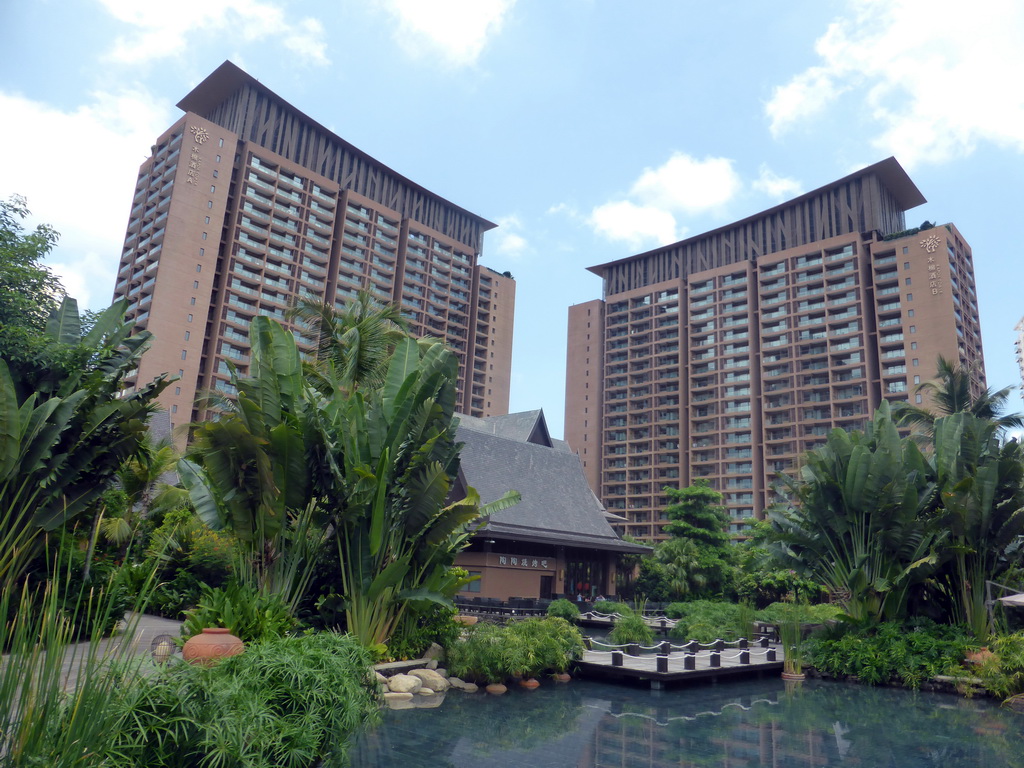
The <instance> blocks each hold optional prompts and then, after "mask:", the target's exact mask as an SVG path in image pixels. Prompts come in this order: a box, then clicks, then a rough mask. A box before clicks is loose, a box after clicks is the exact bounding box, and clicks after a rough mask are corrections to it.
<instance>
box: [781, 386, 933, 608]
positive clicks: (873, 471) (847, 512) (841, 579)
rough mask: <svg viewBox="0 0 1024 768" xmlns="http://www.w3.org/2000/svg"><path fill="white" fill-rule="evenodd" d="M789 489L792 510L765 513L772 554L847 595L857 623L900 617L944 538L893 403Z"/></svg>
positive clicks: (812, 463)
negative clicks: (929, 515) (928, 515)
mask: <svg viewBox="0 0 1024 768" xmlns="http://www.w3.org/2000/svg"><path fill="white" fill-rule="evenodd" d="M783 483H784V488H785V490H786V492H787V494H786V501H787V502H788V503H783V504H780V505H776V506H775V507H773V508H771V509H770V510H768V514H767V516H768V519H769V520H770V521H771V524H772V531H771V532H770V534H769V538H768V549H769V551H770V552H771V553H772V554H773V555H774V556H775V557H776V558H777V559H778V560H779V561H781V562H782V563H783V564H785V565H787V566H788V567H791V568H793V569H794V570H797V571H798V572H800V573H802V574H806V575H808V576H810V577H812V578H814V579H816V580H818V581H820V583H822V584H824V585H825V586H826V587H828V588H829V589H830V590H831V591H833V592H834V593H837V594H839V595H842V596H844V598H845V602H846V610H847V615H848V616H849V618H850V619H852V620H853V621H856V622H859V623H873V622H877V621H880V620H893V619H900V618H903V617H904V616H905V613H906V609H907V601H908V597H909V594H910V589H911V588H912V587H913V586H914V585H915V584H917V583H920V582H921V581H922V580H923V579H924V578H925V577H926V576H928V575H929V574H930V573H931V572H932V571H933V570H934V568H935V566H936V564H937V562H938V557H937V555H936V548H937V545H938V544H939V543H940V542H941V541H942V540H943V539H944V538H945V537H946V536H947V533H946V532H944V531H942V530H940V529H939V528H937V527H935V526H930V525H929V524H928V523H927V521H926V520H925V519H924V517H925V512H926V511H927V510H928V509H930V508H931V506H932V505H933V503H934V499H935V496H936V485H935V482H934V480H933V478H932V472H931V468H930V467H929V465H928V463H927V461H926V460H925V457H924V455H923V454H922V453H921V451H920V450H919V449H918V447H917V445H916V444H915V443H914V442H913V441H910V440H901V439H900V436H899V434H898V432H897V429H896V426H895V424H894V423H893V421H892V418H891V416H890V412H889V407H888V404H887V403H882V405H881V406H880V407H879V409H878V410H877V411H876V414H875V418H874V421H873V423H872V425H871V429H870V432H869V433H868V434H866V435H865V434H862V433H860V432H851V433H848V432H845V431H843V430H840V429H836V430H833V431H832V432H831V433H830V434H829V436H828V439H827V441H826V443H825V445H824V446H822V447H820V448H817V449H815V450H813V451H810V452H808V454H807V455H806V457H805V461H804V465H803V467H802V468H801V472H800V475H799V477H798V478H784V480H783Z"/></svg>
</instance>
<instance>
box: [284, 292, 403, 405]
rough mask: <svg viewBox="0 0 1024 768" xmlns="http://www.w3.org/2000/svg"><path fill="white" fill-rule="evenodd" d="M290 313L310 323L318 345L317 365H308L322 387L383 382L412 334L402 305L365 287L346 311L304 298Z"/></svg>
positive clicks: (310, 333) (308, 331)
mask: <svg viewBox="0 0 1024 768" xmlns="http://www.w3.org/2000/svg"><path fill="white" fill-rule="evenodd" d="M289 316H290V318H291V319H293V320H298V321H299V322H300V323H301V324H302V325H304V326H305V333H306V336H307V337H308V338H309V340H310V341H312V342H313V343H314V344H315V345H316V363H315V364H314V365H311V366H307V377H308V378H309V379H310V381H311V383H313V384H314V386H316V387H317V389H319V390H321V391H323V390H324V388H325V387H326V386H327V385H328V383H329V382H333V383H334V385H335V386H338V387H339V388H340V389H342V390H344V391H346V392H350V391H352V390H354V389H357V388H359V387H361V386H363V387H377V386H380V385H381V384H382V383H383V381H384V374H385V372H386V371H387V365H388V360H389V357H390V354H391V351H392V350H393V349H394V348H395V346H396V345H397V344H398V342H400V341H401V340H402V339H404V338H406V337H408V335H409V333H408V324H407V323H406V321H405V318H404V317H402V311H401V309H400V308H399V307H398V306H397V305H395V304H381V303H379V302H378V301H377V300H376V299H375V298H374V297H373V295H372V294H370V293H369V292H368V291H360V292H359V295H358V296H357V297H356V299H355V301H354V302H352V303H350V304H349V305H348V306H347V307H346V308H345V309H344V310H341V311H339V310H336V309H335V308H334V307H333V306H332V305H330V304H324V303H322V302H316V301H309V300H308V299H302V300H300V301H299V302H298V303H297V304H296V305H295V306H294V307H293V308H292V309H291V310H290V312H289Z"/></svg>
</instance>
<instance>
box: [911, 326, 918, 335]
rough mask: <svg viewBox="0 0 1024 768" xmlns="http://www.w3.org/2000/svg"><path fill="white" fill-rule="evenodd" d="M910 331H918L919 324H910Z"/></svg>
mask: <svg viewBox="0 0 1024 768" xmlns="http://www.w3.org/2000/svg"><path fill="white" fill-rule="evenodd" d="M910 332H911V333H917V326H916V325H912V326H910Z"/></svg>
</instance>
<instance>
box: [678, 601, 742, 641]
mask: <svg viewBox="0 0 1024 768" xmlns="http://www.w3.org/2000/svg"><path fill="white" fill-rule="evenodd" d="M665 614H666V615H667V616H668V617H669V618H671V619H676V625H675V626H674V627H673V628H672V629H671V630H669V635H670V636H671V637H672V638H673V639H676V640H696V641H697V642H699V643H710V642H711V641H713V640H718V639H721V640H735V639H736V638H737V637H738V636H739V635H738V633H737V627H738V625H739V622H740V618H741V617H740V606H739V605H737V604H736V603H725V602H719V601H716V600H691V601H689V602H685V603H672V604H671V605H669V606H668V608H666V609H665Z"/></svg>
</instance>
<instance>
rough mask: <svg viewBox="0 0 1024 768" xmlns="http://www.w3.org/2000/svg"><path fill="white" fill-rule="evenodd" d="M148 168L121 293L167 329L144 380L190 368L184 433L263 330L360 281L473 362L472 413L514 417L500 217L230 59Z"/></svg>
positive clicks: (465, 374)
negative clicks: (493, 238)
mask: <svg viewBox="0 0 1024 768" xmlns="http://www.w3.org/2000/svg"><path fill="white" fill-rule="evenodd" d="M178 106H179V107H180V108H181V109H182V110H183V111H184V112H185V115H184V116H183V117H182V118H181V119H180V120H178V121H177V122H176V123H175V124H174V125H173V126H171V127H170V128H169V129H168V130H167V131H166V132H165V133H164V134H163V135H162V136H160V138H158V139H157V142H156V144H154V145H153V149H152V156H151V157H150V158H149V159H148V160H146V161H145V162H144V163H143V164H142V167H141V169H140V170H139V178H138V183H137V186H136V193H135V198H134V201H133V203H132V206H133V207H132V210H131V215H130V218H129V222H128V230H127V234H126V236H125V244H124V250H123V252H122V255H121V263H120V268H119V270H118V273H117V285H116V287H115V291H114V297H115V299H120V298H123V297H127V298H128V300H129V302H130V304H129V315H128V317H129V319H133V320H134V321H135V324H136V326H137V327H138V328H145V329H148V330H149V331H151V332H152V333H153V334H154V337H155V339H154V343H153V346H152V348H151V349H150V350H149V351H148V352H147V353H146V355H145V356H144V357H143V358H142V361H141V363H140V366H139V369H138V372H137V374H136V377H135V378H133V379H130V380H129V384H132V385H134V383H135V382H136V381H148V380H150V379H151V378H152V377H153V376H155V375H157V374H160V373H164V372H169V373H171V374H174V375H178V376H179V377H180V381H178V382H175V383H174V384H173V385H172V386H171V387H170V388H168V389H167V390H166V391H165V393H164V396H163V397H162V402H163V405H164V406H165V407H166V408H167V409H168V411H169V412H170V421H171V424H172V425H173V426H178V425H181V424H186V423H188V422H189V421H192V420H193V419H194V418H195V417H196V416H197V415H198V412H197V411H196V409H195V405H194V404H195V400H196V395H197V394H198V393H201V392H202V391H204V390H214V391H220V392H223V393H226V394H233V393H232V387H231V384H230V381H229V369H228V361H230V362H232V363H233V364H234V365H235V366H237V367H238V368H239V369H240V370H241V371H242V372H243V373H244V372H246V368H247V364H248V361H249V357H248V355H249V350H250V347H249V340H248V327H249V323H250V322H251V321H252V319H253V318H254V317H255V316H256V315H261V314H262V315H268V316H270V317H273V318H275V319H277V320H281V321H284V319H285V312H286V310H287V309H288V307H289V306H291V305H292V304H293V303H294V302H295V300H297V299H300V298H308V299H312V300H316V301H324V302H327V303H333V304H335V305H336V306H337V307H339V308H342V307H344V306H345V304H346V302H348V301H349V300H351V298H353V297H354V296H356V295H357V293H358V292H359V291H360V290H368V291H370V292H371V293H372V294H373V295H374V296H375V297H377V298H378V299H380V301H382V302H394V303H396V304H398V305H399V306H401V308H402V310H403V312H404V314H405V316H406V317H407V319H408V321H409V324H410V327H411V329H412V331H413V332H414V333H416V334H417V335H431V336H435V337H438V338H441V339H443V340H444V341H445V342H446V343H447V344H448V345H449V346H450V347H452V349H453V350H454V351H455V353H456V354H457V355H458V357H459V395H458V396H459V401H458V402H459V406H458V407H459V410H461V411H462V412H464V413H467V414H470V415H473V416H491V415H500V414H505V413H508V398H509V384H510V377H511V358H512V323H513V317H514V309H515V281H514V280H513V279H512V278H511V276H510V275H508V274H507V273H504V274H502V273H498V272H495V271H494V270H491V269H489V268H487V267H483V266H481V265H480V264H479V263H478V262H479V257H480V250H481V246H482V241H483V233H484V232H485V231H486V230H488V229H491V228H493V227H494V226H495V225H494V224H492V223H491V222H489V221H487V220H486V219H483V218H481V217H479V216H476V215H475V214H473V213H470V212H469V211H467V210H465V209H463V208H460V207H458V206H456V205H453V204H452V203H450V202H448V201H447V200H444V199H443V198H441V197H439V196H438V195H436V194H434V193H432V192H430V191H428V190H426V189H424V188H423V187H421V186H419V185H417V184H415V183H413V182H412V181H410V180H409V179H406V178H404V177H403V176H400V175H398V174H397V173H395V172H394V171H392V170H391V169H389V168H387V167H385V166H384V165H382V164H381V163H379V162H378V161H376V160H374V159H373V158H371V157H369V156H368V155H366V154H365V153H363V152H361V151H360V150H358V149H356V148H355V147H353V146H352V145H351V144H348V143H347V142H345V141H344V140H342V139H341V138H339V137H338V136H336V135H334V134H333V133H331V132H330V131H328V130H327V129H326V128H324V127H323V126H321V125H320V124H318V123H316V122H315V121H314V120H312V119H311V118H309V117H307V116H306V115H304V114H302V113H301V112H299V111H298V110H296V109H295V108H294V107H292V106H291V105H289V104H288V103H287V102H285V101H284V100H283V99H281V98H280V97H279V96H277V95H276V94H274V93H273V92H271V91H270V90H269V89H267V88H266V87H265V86H263V85H261V84H260V83H259V82H257V81H256V80H255V79H253V78H252V77H250V76H249V75H247V74H246V73H245V72H243V71H242V70H240V69H238V68H237V67H236V66H234V65H233V64H231V63H229V62H225V63H224V64H223V65H221V66H220V67H219V68H218V69H217V70H216V71H215V72H214V73H213V74H211V75H210V76H209V77H208V78H206V80H204V81H203V82H202V83H200V84H199V85H198V86H197V87H196V88H195V89H194V90H193V91H192V92H191V93H190V94H189V95H188V96H186V97H185V98H184V99H183V100H182V101H181V102H179V104H178Z"/></svg>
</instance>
